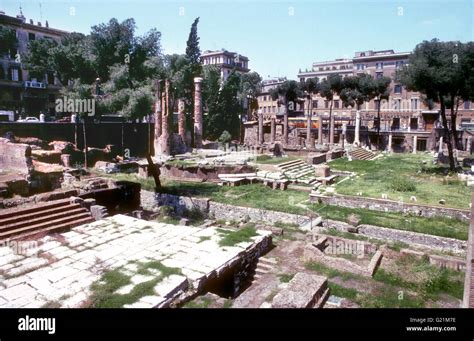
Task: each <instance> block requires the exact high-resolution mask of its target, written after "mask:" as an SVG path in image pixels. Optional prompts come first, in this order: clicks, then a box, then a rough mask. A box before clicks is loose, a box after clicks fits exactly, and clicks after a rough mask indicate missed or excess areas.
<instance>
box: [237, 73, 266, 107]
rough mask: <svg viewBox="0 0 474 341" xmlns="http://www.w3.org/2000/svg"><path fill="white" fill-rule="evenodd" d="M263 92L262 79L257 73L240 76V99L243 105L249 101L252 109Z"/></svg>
mask: <svg viewBox="0 0 474 341" xmlns="http://www.w3.org/2000/svg"><path fill="white" fill-rule="evenodd" d="M261 91H262V77H260V75H259V74H258V73H257V72H249V73H244V74H242V75H241V76H240V89H239V98H240V101H241V103H244V101H248V103H247V105H248V107H252V106H253V104H254V103H255V102H256V100H257V97H258V95H260V93H261Z"/></svg>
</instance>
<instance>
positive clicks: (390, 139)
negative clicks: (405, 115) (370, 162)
mask: <svg viewBox="0 0 474 341" xmlns="http://www.w3.org/2000/svg"><path fill="white" fill-rule="evenodd" d="M387 151H388V152H389V153H391V152H392V151H393V150H392V133H390V134H388V146H387Z"/></svg>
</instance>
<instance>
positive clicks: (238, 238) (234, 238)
mask: <svg viewBox="0 0 474 341" xmlns="http://www.w3.org/2000/svg"><path fill="white" fill-rule="evenodd" d="M217 231H218V232H219V233H220V235H221V240H220V241H219V246H234V245H236V244H238V243H241V242H249V241H251V240H252V237H255V236H256V235H257V230H256V229H255V227H253V226H248V227H244V228H241V229H239V230H237V231H231V230H224V229H217Z"/></svg>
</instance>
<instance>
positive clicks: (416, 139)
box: [413, 135, 418, 154]
mask: <svg viewBox="0 0 474 341" xmlns="http://www.w3.org/2000/svg"><path fill="white" fill-rule="evenodd" d="M417 143H418V136H416V135H415V136H413V154H416V149H417Z"/></svg>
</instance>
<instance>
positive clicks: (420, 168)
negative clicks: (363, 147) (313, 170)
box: [330, 154, 471, 209]
mask: <svg viewBox="0 0 474 341" xmlns="http://www.w3.org/2000/svg"><path fill="white" fill-rule="evenodd" d="M432 161H433V157H432V156H430V155H428V154H391V155H387V156H383V157H382V158H380V159H376V160H373V161H364V160H353V161H350V162H349V161H348V160H347V158H341V159H337V160H334V161H332V162H331V163H330V166H331V169H334V170H343V171H350V172H356V173H357V176H356V177H353V178H351V179H348V180H346V181H343V182H342V183H340V184H338V185H336V192H337V193H339V194H347V195H357V193H358V192H362V196H365V197H371V198H381V195H382V193H385V194H387V196H388V198H389V199H392V200H397V201H398V200H400V199H402V200H403V201H404V202H410V197H411V196H415V197H416V199H417V201H416V202H417V203H419V204H428V205H439V200H441V199H444V200H445V201H446V206H447V207H455V208H463V209H468V208H469V203H470V198H471V189H470V188H469V187H467V186H466V185H465V183H463V182H461V181H459V180H458V179H457V176H456V174H452V175H447V176H446V175H444V172H445V170H446V167H445V166H440V165H433V163H432Z"/></svg>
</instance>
